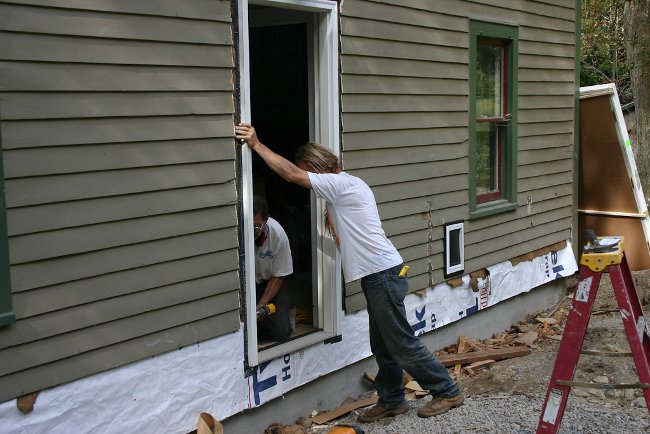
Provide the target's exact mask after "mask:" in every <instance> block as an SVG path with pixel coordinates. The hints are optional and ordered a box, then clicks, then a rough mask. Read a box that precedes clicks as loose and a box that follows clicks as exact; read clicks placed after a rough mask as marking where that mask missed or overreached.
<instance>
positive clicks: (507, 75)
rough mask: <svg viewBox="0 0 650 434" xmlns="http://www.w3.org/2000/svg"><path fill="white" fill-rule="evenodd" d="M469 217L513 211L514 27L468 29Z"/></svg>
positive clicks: (516, 35) (474, 24)
mask: <svg viewBox="0 0 650 434" xmlns="http://www.w3.org/2000/svg"><path fill="white" fill-rule="evenodd" d="M470 38H471V39H470V119H469V125H470V128H469V129H470V212H471V216H472V217H480V216H484V215H491V214H496V213H499V212H505V211H510V210H513V209H515V208H516V207H517V64H518V38H519V30H518V28H517V27H513V26H506V25H503V24H495V23H486V22H482V21H472V22H471V24H470Z"/></svg>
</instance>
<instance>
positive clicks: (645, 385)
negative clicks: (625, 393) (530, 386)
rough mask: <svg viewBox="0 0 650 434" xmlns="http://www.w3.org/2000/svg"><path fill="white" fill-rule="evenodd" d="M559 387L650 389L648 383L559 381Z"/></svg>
mask: <svg viewBox="0 0 650 434" xmlns="http://www.w3.org/2000/svg"><path fill="white" fill-rule="evenodd" d="M556 383H557V384H558V386H569V387H582V388H584V389H606V390H610V389H647V388H648V387H650V385H649V384H648V383H633V384H612V383H580V382H576V381H564V380H557V381H556Z"/></svg>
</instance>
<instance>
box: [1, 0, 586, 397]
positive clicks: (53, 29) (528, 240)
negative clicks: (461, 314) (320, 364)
mask: <svg viewBox="0 0 650 434" xmlns="http://www.w3.org/2000/svg"><path fill="white" fill-rule="evenodd" d="M484 3H485V2H470V1H450V0H447V1H438V0H436V1H434V0H419V1H417V0H399V1H398V0H386V1H382V2H378V1H363V0H346V1H344V2H341V8H340V11H341V20H340V24H341V73H342V76H341V92H342V96H341V104H342V106H341V109H342V146H343V153H342V158H343V163H344V167H345V169H346V170H348V171H350V172H351V173H353V174H355V175H358V176H360V177H362V178H363V179H365V180H366V181H367V182H368V183H369V184H370V185H371V186H372V188H373V191H374V193H375V195H376V198H377V200H378V203H379V210H380V214H381V217H382V219H383V222H384V228H385V229H386V231H387V233H388V235H389V237H390V238H391V240H392V241H393V243H394V244H395V245H396V246H397V248H398V249H399V250H400V252H401V254H402V255H403V257H404V259H405V260H406V261H407V262H408V263H409V264H410V265H411V271H410V274H409V276H410V285H411V290H412V291H416V290H418V289H421V288H425V287H428V286H430V285H432V284H435V283H439V282H442V281H443V280H444V278H443V273H442V266H443V260H442V256H441V252H442V250H443V249H442V229H441V224H442V223H444V222H447V221H455V220H464V221H465V240H466V245H465V255H466V256H465V261H466V262H465V270H466V271H467V272H469V271H474V270H478V269H481V268H484V267H487V266H489V265H492V264H495V263H498V262H501V261H504V260H507V259H509V258H513V257H516V256H518V255H521V254H524V253H527V252H530V251H533V250H536V249H539V248H543V247H545V246H549V245H551V244H554V243H556V242H559V241H564V240H567V239H569V238H570V229H571V211H572V204H573V196H572V181H573V177H572V170H573V162H572V152H573V107H574V89H575V83H574V68H575V59H574V57H575V54H574V53H575V5H574V2H572V1H568V0H555V1H548V2H540V1H527V0H520V1H516V2H512V1H510V2H508V1H505V0H491V1H490V2H489V3H490V4H489V5H488V4H484ZM230 7H231V5H230V2H228V1H223V0H192V1H183V2H179V1H176V0H157V1H154V0H140V1H137V2H132V1H128V0H121V1H120V0H118V1H115V0H113V1H109V0H58V1H55V0H33V1H21V2H6V1H1V0H0V128H1V131H0V134H2V143H3V159H4V168H5V178H6V181H5V188H6V198H7V208H8V209H7V222H8V231H9V248H10V261H11V278H12V291H13V296H12V302H13V307H14V310H15V312H16V316H17V321H16V323H15V324H13V325H10V326H6V327H1V328H0V358H1V359H2V360H3V363H2V364H1V366H0V401H5V400H7V399H10V398H13V397H16V396H17V395H21V394H23V393H27V392H31V391H34V390H40V389H42V388H46V387H49V386H52V385H56V384H61V383H64V382H67V381H70V380H73V379H76V378H81V377H84V376H87V375H89V374H91V373H95V372H101V371H105V370H109V369H111V368H114V367H116V366H120V365H124V364H127V363H129V362H132V361H135V360H138V359H143V358H147V357H149V356H152V355H156V354H161V353H164V352H167V351H170V350H173V349H176V348H179V347H182V346H184V345H189V344H191V343H196V342H200V341H203V340H206V339H209V338H212V337H216V336H219V335H223V334H225V333H228V332H230V331H233V330H237V329H239V310H238V309H239V286H240V285H239V276H238V256H237V253H238V252H237V246H238V238H237V216H236V202H237V193H236V186H235V176H236V168H235V149H234V146H233V140H232V134H233V130H232V119H233V112H234V109H233V49H232V35H231V31H232V28H231V15H230ZM387 17H389V18H387ZM389 19H390V21H389ZM470 19H480V20H485V21H494V22H499V23H506V24H511V25H518V26H519V35H520V42H519V83H518V89H519V113H518V118H519V128H518V133H519V136H518V140H517V147H518V184H517V185H518V203H519V207H518V209H517V210H516V211H513V212H508V213H505V214H499V215H494V216H490V217H484V218H480V219H470V218H469V197H468V192H467V190H468V185H469V181H468V168H469V160H468V152H469V141H468V128H467V125H468V114H469V57H468V54H469V53H468V52H469V34H468V30H469V20H470ZM529 197H530V202H531V203H530V204H529ZM430 225H431V227H433V229H432V230H431V232H430V230H429V227H430ZM430 240H431V241H430ZM432 252H433V254H432ZM359 291H360V288H358V287H356V286H355V285H350V286H349V287H348V288H347V292H346V300H345V302H346V308H347V309H348V310H349V311H354V310H359V309H361V308H363V307H364V300H363V296H362V295H361V293H360V292H359Z"/></svg>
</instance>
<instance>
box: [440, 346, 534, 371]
mask: <svg viewBox="0 0 650 434" xmlns="http://www.w3.org/2000/svg"><path fill="white" fill-rule="evenodd" d="M530 353H531V349H530V348H527V347H510V348H499V349H495V350H488V351H474V352H471V353H463V354H445V355H443V356H440V357H438V360H439V361H440V363H442V364H443V365H445V367H450V366H455V365H456V364H457V363H460V364H461V365H467V364H470V363H474V362H478V361H481V360H487V359H492V360H495V361H498V360H504V359H511V358H514V357H521V356H526V355H528V354H530Z"/></svg>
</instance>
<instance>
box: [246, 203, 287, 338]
mask: <svg viewBox="0 0 650 434" xmlns="http://www.w3.org/2000/svg"><path fill="white" fill-rule="evenodd" d="M253 224H254V225H255V228H254V231H255V232H254V235H255V284H256V285H255V288H256V300H257V306H256V309H257V308H259V307H261V306H265V305H268V304H270V303H272V304H274V305H275V312H274V313H272V314H270V315H266V316H263V317H261V318H258V322H257V337H258V339H264V340H271V341H278V342H281V341H284V340H286V339H287V338H288V337H289V336H290V335H291V333H292V332H293V330H292V327H291V321H290V318H289V309H290V306H289V296H288V295H287V293H286V291H285V290H284V289H283V288H282V284H283V283H284V278H285V276H288V275H290V274H291V273H293V262H292V260H291V247H290V246H289V238H288V237H287V234H286V232H284V229H283V228H282V226H281V225H280V223H278V222H277V221H276V220H275V219H273V218H271V217H269V206H268V204H267V202H266V199H264V198H263V197H260V196H255V197H254V198H253Z"/></svg>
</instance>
